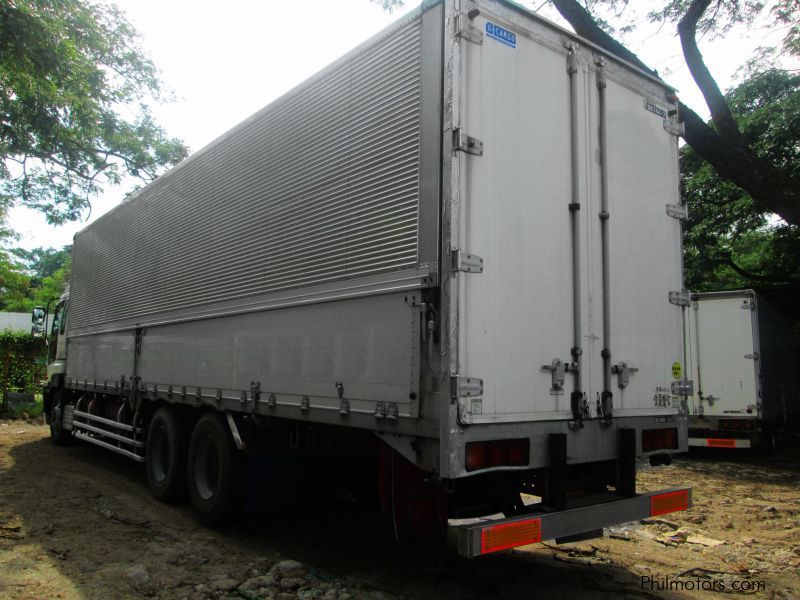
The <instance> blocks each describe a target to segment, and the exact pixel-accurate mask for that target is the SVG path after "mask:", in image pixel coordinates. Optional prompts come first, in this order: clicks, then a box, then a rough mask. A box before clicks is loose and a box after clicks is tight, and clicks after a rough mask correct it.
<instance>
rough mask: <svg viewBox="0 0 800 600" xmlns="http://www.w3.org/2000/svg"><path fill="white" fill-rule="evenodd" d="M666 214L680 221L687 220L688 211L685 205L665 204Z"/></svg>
mask: <svg viewBox="0 0 800 600" xmlns="http://www.w3.org/2000/svg"><path fill="white" fill-rule="evenodd" d="M667 214H668V215H669V216H670V217H672V218H673V219H679V220H681V221H686V220H688V219H689V209H688V208H687V207H686V205H685V204H667Z"/></svg>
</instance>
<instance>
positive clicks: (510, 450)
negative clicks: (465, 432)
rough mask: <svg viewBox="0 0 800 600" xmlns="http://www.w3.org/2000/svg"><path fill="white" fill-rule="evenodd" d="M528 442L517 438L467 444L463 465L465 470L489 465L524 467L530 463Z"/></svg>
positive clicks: (485, 467)
mask: <svg viewBox="0 0 800 600" xmlns="http://www.w3.org/2000/svg"><path fill="white" fill-rule="evenodd" d="M529 453H530V442H529V440H528V439H527V438H525V439H518V440H490V441H486V442H470V443H468V444H467V449H466V455H465V465H466V468H467V471H478V470H480V469H489V468H491V467H525V466H527V465H528V464H530V458H529Z"/></svg>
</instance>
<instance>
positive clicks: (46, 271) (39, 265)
mask: <svg viewBox="0 0 800 600" xmlns="http://www.w3.org/2000/svg"><path fill="white" fill-rule="evenodd" d="M71 249H72V246H64V248H62V249H61V250H56V249H55V248H34V249H33V250H25V249H23V248H14V249H13V250H11V253H12V254H13V255H14V256H16V257H17V258H18V259H20V260H22V261H23V262H24V263H25V265H26V267H27V270H28V271H29V272H30V275H31V285H32V286H34V287H37V286H40V285H41V283H42V281H43V280H44V279H45V278H47V277H52V276H53V275H55V274H56V272H57V271H59V270H60V269H62V268H63V267H64V265H65V264H67V263H68V262H69V257H70V253H71Z"/></svg>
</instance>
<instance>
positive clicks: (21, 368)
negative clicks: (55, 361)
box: [0, 331, 47, 398]
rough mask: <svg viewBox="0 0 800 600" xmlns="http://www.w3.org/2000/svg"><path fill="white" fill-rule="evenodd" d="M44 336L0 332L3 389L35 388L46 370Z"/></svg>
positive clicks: (37, 387) (0, 384)
mask: <svg viewBox="0 0 800 600" xmlns="http://www.w3.org/2000/svg"><path fill="white" fill-rule="evenodd" d="M46 353H47V346H46V344H45V341H44V338H35V337H33V336H32V335H30V334H29V333H12V332H9V331H1V332H0V389H2V393H3V397H4V398H5V395H6V392H9V391H21V392H30V393H33V392H35V391H38V390H39V389H40V388H41V387H42V385H43V383H44V380H45V377H46V372H47V362H46Z"/></svg>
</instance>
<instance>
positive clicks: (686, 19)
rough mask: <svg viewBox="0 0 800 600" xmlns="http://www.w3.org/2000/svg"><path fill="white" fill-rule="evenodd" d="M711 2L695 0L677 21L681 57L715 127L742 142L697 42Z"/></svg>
mask: <svg viewBox="0 0 800 600" xmlns="http://www.w3.org/2000/svg"><path fill="white" fill-rule="evenodd" d="M710 4H711V0H694V1H693V2H692V4H691V5H690V6H689V8H688V10H687V11H686V14H685V15H683V18H682V19H681V20H680V22H679V23H678V34H679V35H680V39H681V48H682V49H683V58H684V60H686V65H687V66H688V67H689V72H690V73H691V74H692V78H693V79H694V81H695V83H696V84H697V87H698V88H699V89H700V91H701V92H702V94H703V98H705V101H706V105H707V106H708V109H709V110H710V111H711V118H712V119H713V121H714V125H716V127H717V131H719V133H720V135H722V136H723V137H727V138H730V139H732V140H735V141H736V142H739V143H742V144H744V142H743V141H742V134H741V132H740V131H739V125H738V124H737V123H736V119H734V118H733V115H732V114H731V111H730V108H729V107H728V102H727V100H725V96H724V95H723V94H722V90H720V89H719V86H718V85H717V82H716V81H715V80H714V77H713V76H712V75H711V71H709V70H708V67H707V66H706V63H705V61H704V60H703V55H702V53H701V52H700V48H699V47H698V45H697V38H696V36H697V22H698V21H699V20H700V18H701V17H702V16H703V13H705V11H706V9H707V8H708V6H709V5H710Z"/></svg>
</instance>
